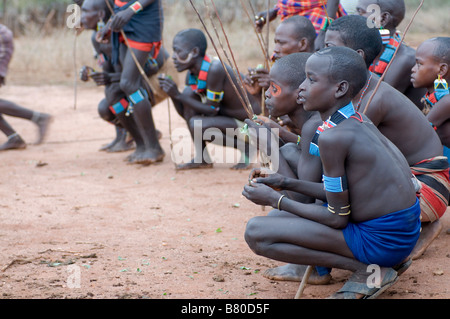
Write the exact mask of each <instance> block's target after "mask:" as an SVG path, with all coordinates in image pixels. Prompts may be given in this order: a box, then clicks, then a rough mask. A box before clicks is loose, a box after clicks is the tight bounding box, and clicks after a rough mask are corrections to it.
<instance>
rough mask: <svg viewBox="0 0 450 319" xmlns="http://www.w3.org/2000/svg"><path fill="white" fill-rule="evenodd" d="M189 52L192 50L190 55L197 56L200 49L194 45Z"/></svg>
mask: <svg viewBox="0 0 450 319" xmlns="http://www.w3.org/2000/svg"><path fill="white" fill-rule="evenodd" d="M191 52H192V57H193V58H197V57H198V56H199V54H200V49H199V48H198V47H194V48H193V49H192V51H191Z"/></svg>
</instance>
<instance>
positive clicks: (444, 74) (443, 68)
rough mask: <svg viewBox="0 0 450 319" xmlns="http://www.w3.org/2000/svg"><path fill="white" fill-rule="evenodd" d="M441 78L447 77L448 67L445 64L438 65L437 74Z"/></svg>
mask: <svg viewBox="0 0 450 319" xmlns="http://www.w3.org/2000/svg"><path fill="white" fill-rule="evenodd" d="M438 74H439V75H440V76H441V78H443V79H445V78H446V77H447V76H449V75H450V74H449V65H448V64H447V63H441V64H439V73H438Z"/></svg>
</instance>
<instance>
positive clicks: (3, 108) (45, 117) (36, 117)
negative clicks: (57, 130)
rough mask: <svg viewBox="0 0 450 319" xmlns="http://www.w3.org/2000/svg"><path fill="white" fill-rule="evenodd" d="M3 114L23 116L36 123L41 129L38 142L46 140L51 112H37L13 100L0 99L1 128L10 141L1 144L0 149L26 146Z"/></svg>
mask: <svg viewBox="0 0 450 319" xmlns="http://www.w3.org/2000/svg"><path fill="white" fill-rule="evenodd" d="M1 114H5V115H9V116H14V117H18V118H22V119H25V120H29V121H32V122H33V123H35V124H36V125H37V126H38V130H39V135H38V140H37V142H36V144H40V143H42V141H43V140H44V137H45V135H46V133H47V129H48V126H49V124H50V121H51V116H50V115H49V114H46V113H40V112H36V111H33V110H30V109H27V108H24V107H22V106H20V105H17V104H15V103H13V102H10V101H7V100H2V99H0V130H1V131H2V132H3V133H4V134H5V135H6V136H7V137H8V141H7V142H6V143H5V144H3V145H2V146H0V150H7V149H21V148H25V147H26V144H25V141H23V139H22V138H21V137H20V136H19V135H18V134H17V133H16V131H15V130H14V129H13V128H12V127H11V125H9V124H8V122H6V120H5V119H4V118H3V116H1Z"/></svg>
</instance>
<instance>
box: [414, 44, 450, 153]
mask: <svg viewBox="0 0 450 319" xmlns="http://www.w3.org/2000/svg"><path fill="white" fill-rule="evenodd" d="M411 82H412V84H413V85H414V86H415V87H421V88H426V89H427V93H426V95H425V96H424V97H423V103H425V108H426V109H427V110H428V111H427V118H428V120H429V121H430V123H431V124H432V125H433V126H434V127H435V128H436V132H437V133H438V135H439V137H440V139H441V142H442V144H443V145H444V146H445V147H446V148H444V153H445V155H446V154H448V155H446V156H447V157H450V156H449V155H450V154H449V153H448V152H449V151H448V147H450V95H449V89H448V82H450V37H437V38H433V39H429V40H427V41H425V42H423V43H422V44H421V45H420V46H419V47H418V48H417V51H416V64H415V65H414V67H413V69H412V74H411Z"/></svg>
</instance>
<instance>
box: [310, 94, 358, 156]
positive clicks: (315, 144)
mask: <svg viewBox="0 0 450 319" xmlns="http://www.w3.org/2000/svg"><path fill="white" fill-rule="evenodd" d="M355 114H356V112H355V108H354V107H353V103H352V102H350V103H349V104H347V105H346V106H344V107H342V108H340V109H339V110H337V111H336V112H334V113H333V114H332V115H331V116H330V117H329V118H328V119H327V120H326V121H324V122H323V124H322V125H321V126H319V127H318V128H317V130H316V134H314V136H313V139H312V141H311V144H310V146H309V153H310V154H311V155H315V156H320V152H319V136H320V134H322V133H323V132H324V131H325V130H327V129H329V128H332V127H336V126H337V125H338V124H339V123H341V122H342V121H344V120H346V119H348V118H350V117H352V116H353V115H355Z"/></svg>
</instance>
